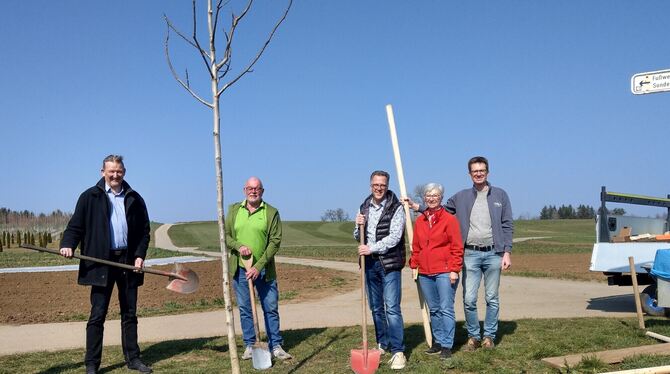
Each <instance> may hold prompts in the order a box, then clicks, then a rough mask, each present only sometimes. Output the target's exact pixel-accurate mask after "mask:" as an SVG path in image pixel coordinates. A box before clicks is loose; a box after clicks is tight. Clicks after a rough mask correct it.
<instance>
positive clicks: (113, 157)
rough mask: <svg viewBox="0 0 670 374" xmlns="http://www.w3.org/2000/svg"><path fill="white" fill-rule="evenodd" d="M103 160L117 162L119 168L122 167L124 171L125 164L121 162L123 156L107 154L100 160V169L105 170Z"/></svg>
mask: <svg viewBox="0 0 670 374" xmlns="http://www.w3.org/2000/svg"><path fill="white" fill-rule="evenodd" d="M105 162H113V163H116V164H119V165H121V168H123V170H124V171H125V170H126V165H124V164H123V156H121V155H109V156H107V157H105V159H104V160H102V170H105Z"/></svg>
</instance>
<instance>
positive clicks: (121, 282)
mask: <svg viewBox="0 0 670 374" xmlns="http://www.w3.org/2000/svg"><path fill="white" fill-rule="evenodd" d="M122 256H123V255H122ZM122 256H118V258H112V259H111V260H112V261H118V262H123V261H122V260H123V259H122V258H121V257H122ZM113 257H114V256H113ZM127 271H129V270H124V269H121V268H117V267H113V266H110V268H109V279H108V281H107V286H105V287H101V286H91V315H90V317H89V319H88V324H87V325H86V356H85V357H84V363H85V364H86V365H87V366H95V367H100V362H101V360H102V338H103V333H104V329H105V319H106V317H107V309H108V308H109V301H110V299H111V297H112V290H113V289H114V284H116V286H117V290H118V293H119V305H120V309H121V346H122V347H123V355H124V357H125V359H126V362H130V361H131V360H132V359H134V358H139V357H140V347H139V346H138V345H137V287H132V288H131V287H128V278H127V277H128V275H127V274H126V272H127Z"/></svg>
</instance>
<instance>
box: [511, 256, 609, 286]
mask: <svg viewBox="0 0 670 374" xmlns="http://www.w3.org/2000/svg"><path fill="white" fill-rule="evenodd" d="M590 264H591V253H566V254H556V253H548V254H512V268H511V269H510V271H509V272H508V273H506V274H509V275H531V276H546V277H549V278H560V279H571V280H584V281H606V280H607V278H606V277H605V276H604V275H603V273H596V272H592V271H589V266H590Z"/></svg>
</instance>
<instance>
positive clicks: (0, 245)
mask: <svg viewBox="0 0 670 374" xmlns="http://www.w3.org/2000/svg"><path fill="white" fill-rule="evenodd" d="M51 243H53V236H52V234H51V233H50V232H47V231H20V230H19V231H13V232H12V231H2V232H0V252H2V250H3V249H4V248H12V247H19V246H20V245H21V244H32V245H38V246H40V247H46V246H47V245H48V244H51Z"/></svg>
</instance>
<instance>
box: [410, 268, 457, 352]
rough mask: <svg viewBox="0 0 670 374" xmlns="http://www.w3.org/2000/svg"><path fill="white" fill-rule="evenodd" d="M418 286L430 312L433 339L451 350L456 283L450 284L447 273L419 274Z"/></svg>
mask: <svg viewBox="0 0 670 374" xmlns="http://www.w3.org/2000/svg"><path fill="white" fill-rule="evenodd" d="M419 285H420V286H421V292H423V296H424V298H425V299H426V303H427V304H428V309H429V310H430V324H431V326H432V329H433V338H434V339H435V342H436V343H438V344H439V345H441V346H442V347H445V348H449V349H451V347H453V346H454V333H455V331H456V314H455V313H454V298H455V296H456V288H457V287H458V282H455V283H454V284H452V283H451V280H449V273H441V274H437V275H422V274H420V275H419Z"/></svg>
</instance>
